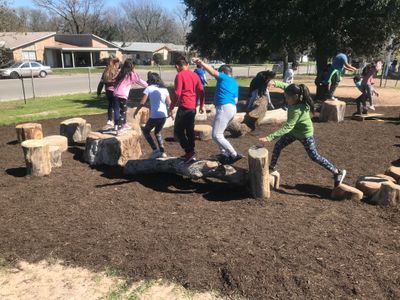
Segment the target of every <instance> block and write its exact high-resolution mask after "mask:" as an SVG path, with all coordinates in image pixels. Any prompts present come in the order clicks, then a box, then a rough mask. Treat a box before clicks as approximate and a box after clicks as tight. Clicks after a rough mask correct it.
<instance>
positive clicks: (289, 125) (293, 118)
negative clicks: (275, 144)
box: [259, 110, 301, 143]
mask: <svg viewBox="0 0 400 300" xmlns="http://www.w3.org/2000/svg"><path fill="white" fill-rule="evenodd" d="M300 114H301V112H300V111H297V110H293V111H290V110H289V111H288V120H287V122H286V124H285V125H284V126H283V127H282V128H281V129H278V130H277V131H275V132H274V133H271V134H270V135H268V136H267V137H262V138H259V141H260V142H263V143H265V142H272V141H273V140H276V139H277V138H280V137H281V136H284V135H285V134H287V133H289V132H290V131H292V129H293V128H294V126H296V123H297V121H298V120H299V118H300Z"/></svg>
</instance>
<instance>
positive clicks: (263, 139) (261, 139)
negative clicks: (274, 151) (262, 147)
mask: <svg viewBox="0 0 400 300" xmlns="http://www.w3.org/2000/svg"><path fill="white" fill-rule="evenodd" d="M258 140H259V141H260V142H261V143H268V140H267V138H265V137H262V138H259V139H258Z"/></svg>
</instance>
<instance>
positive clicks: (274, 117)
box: [257, 108, 287, 125]
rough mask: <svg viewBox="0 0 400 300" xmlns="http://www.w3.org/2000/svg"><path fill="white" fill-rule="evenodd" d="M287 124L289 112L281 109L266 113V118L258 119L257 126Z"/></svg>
mask: <svg viewBox="0 0 400 300" xmlns="http://www.w3.org/2000/svg"><path fill="white" fill-rule="evenodd" d="M286 122H287V111H286V110H284V109H282V108H279V109H273V110H268V111H267V112H266V113H265V116H264V118H262V119H258V121H257V125H267V124H268V125H269V124H274V125H276V124H283V123H286Z"/></svg>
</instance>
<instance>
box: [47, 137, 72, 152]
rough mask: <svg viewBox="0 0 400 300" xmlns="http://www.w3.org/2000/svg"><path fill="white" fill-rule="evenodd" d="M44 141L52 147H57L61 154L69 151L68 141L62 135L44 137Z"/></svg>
mask: <svg viewBox="0 0 400 300" xmlns="http://www.w3.org/2000/svg"><path fill="white" fill-rule="evenodd" d="M44 140H45V141H47V142H48V143H49V145H50V146H57V147H59V148H60V151H61V152H65V151H67V150H68V139H67V138H66V137H65V136H62V135H49V136H46V137H44Z"/></svg>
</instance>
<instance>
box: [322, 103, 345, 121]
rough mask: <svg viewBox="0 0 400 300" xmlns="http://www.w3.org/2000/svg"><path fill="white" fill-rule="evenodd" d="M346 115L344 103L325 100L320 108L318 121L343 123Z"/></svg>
mask: <svg viewBox="0 0 400 300" xmlns="http://www.w3.org/2000/svg"><path fill="white" fill-rule="evenodd" d="M345 113H346V102H343V101H334V100H326V101H325V102H324V103H323V104H322V107H321V112H320V115H319V120H320V121H321V122H329V121H332V122H343V121H344V116H345Z"/></svg>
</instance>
